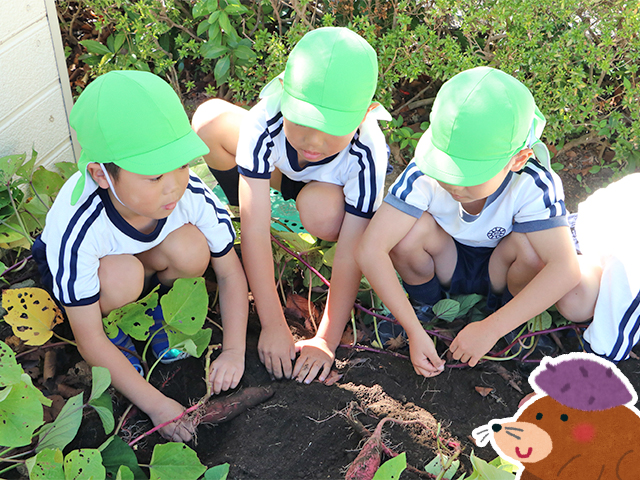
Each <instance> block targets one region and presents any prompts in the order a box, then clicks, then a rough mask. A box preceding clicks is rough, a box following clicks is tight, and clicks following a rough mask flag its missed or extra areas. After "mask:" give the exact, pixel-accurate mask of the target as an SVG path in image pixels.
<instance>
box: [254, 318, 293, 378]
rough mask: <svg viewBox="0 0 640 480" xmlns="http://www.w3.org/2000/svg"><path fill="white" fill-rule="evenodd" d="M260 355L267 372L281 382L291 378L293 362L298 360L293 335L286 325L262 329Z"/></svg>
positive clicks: (259, 341) (259, 342)
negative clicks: (283, 378)
mask: <svg viewBox="0 0 640 480" xmlns="http://www.w3.org/2000/svg"><path fill="white" fill-rule="evenodd" d="M258 355H259V356H260V361H261V362H262V363H264V366H265V368H266V369H267V372H269V373H270V374H271V375H273V376H274V377H276V378H277V379H278V380H280V379H281V378H282V377H283V376H284V377H285V378H291V370H292V360H293V359H295V358H296V350H295V346H294V341H293V335H291V331H290V330H289V327H288V326H287V325H286V323H285V324H282V325H279V324H278V325H271V326H268V327H262V332H260V340H258Z"/></svg>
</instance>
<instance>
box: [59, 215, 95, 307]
mask: <svg viewBox="0 0 640 480" xmlns="http://www.w3.org/2000/svg"><path fill="white" fill-rule="evenodd" d="M102 207H103V204H100V207H99V208H96V209H95V210H94V212H93V213H92V214H91V215H89V218H87V220H86V221H85V222H84V224H83V225H82V227H81V228H80V231H79V232H78V236H77V237H76V240H75V242H73V245H72V247H71V264H70V265H69V280H68V281H67V285H68V287H67V288H68V289H69V301H70V302H71V303H76V302H77V301H78V299H77V298H76V295H75V292H74V285H75V283H76V278H77V276H78V250H79V249H80V245H81V244H82V241H83V240H84V237H86V235H87V232H88V231H89V228H90V227H91V225H93V222H95V221H96V219H97V218H98V217H99V216H100V212H101V211H102Z"/></svg>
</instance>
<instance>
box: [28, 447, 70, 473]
mask: <svg viewBox="0 0 640 480" xmlns="http://www.w3.org/2000/svg"><path fill="white" fill-rule="evenodd" d="M63 462H64V455H63V454H62V451H61V450H60V449H59V448H56V449H55V450H53V449H50V448H47V449H45V450H43V451H41V452H40V453H38V454H37V455H35V456H34V457H31V458H28V459H27V461H26V466H27V470H28V471H29V478H30V479H31V480H65V477H64V469H63Z"/></svg>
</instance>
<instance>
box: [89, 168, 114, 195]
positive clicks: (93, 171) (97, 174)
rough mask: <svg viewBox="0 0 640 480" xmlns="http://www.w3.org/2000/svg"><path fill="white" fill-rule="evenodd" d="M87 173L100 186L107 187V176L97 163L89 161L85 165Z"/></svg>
mask: <svg viewBox="0 0 640 480" xmlns="http://www.w3.org/2000/svg"><path fill="white" fill-rule="evenodd" d="M87 173H88V174H89V175H91V178H93V181H94V182H96V183H97V184H98V186H99V187H100V188H104V189H106V190H108V189H109V182H107V178H106V177H105V176H104V172H103V171H102V167H100V164H99V163H94V162H92V163H89V164H88V165H87Z"/></svg>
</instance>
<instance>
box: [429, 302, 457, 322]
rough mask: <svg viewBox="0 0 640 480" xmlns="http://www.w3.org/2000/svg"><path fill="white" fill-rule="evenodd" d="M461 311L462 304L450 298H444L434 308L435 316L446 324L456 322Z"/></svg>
mask: <svg viewBox="0 0 640 480" xmlns="http://www.w3.org/2000/svg"><path fill="white" fill-rule="evenodd" d="M459 311H460V303H459V302H457V301H455V300H453V299H450V298H444V299H442V300H440V301H439V302H438V303H436V304H435V305H434V306H433V314H434V315H435V316H436V317H437V318H439V319H440V320H444V321H445V322H452V321H453V320H455V319H456V317H457V316H458V312H459Z"/></svg>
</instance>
